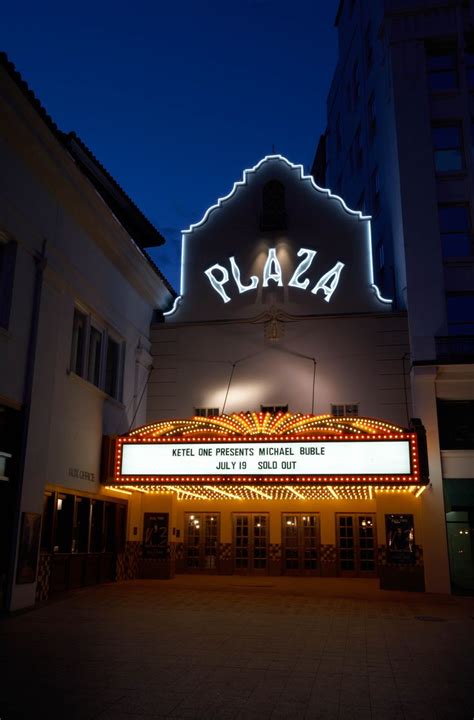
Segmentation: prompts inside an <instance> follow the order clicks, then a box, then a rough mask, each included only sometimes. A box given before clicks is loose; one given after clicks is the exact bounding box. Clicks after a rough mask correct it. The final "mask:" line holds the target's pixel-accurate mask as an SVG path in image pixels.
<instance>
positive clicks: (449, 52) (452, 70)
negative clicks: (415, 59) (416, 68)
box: [426, 45, 458, 92]
mask: <svg viewBox="0 0 474 720" xmlns="http://www.w3.org/2000/svg"><path fill="white" fill-rule="evenodd" d="M426 65H427V71H428V87H429V89H430V90H432V91H434V92H436V91H440V90H455V89H456V88H457V87H458V70H457V57H456V48H455V47H453V46H446V45H431V46H428V48H427V57H426Z"/></svg>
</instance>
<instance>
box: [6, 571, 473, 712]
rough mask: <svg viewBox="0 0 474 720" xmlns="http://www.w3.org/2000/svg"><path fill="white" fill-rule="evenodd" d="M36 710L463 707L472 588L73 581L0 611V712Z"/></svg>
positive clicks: (333, 582) (467, 696) (469, 675)
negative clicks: (21, 607) (450, 591)
mask: <svg viewBox="0 0 474 720" xmlns="http://www.w3.org/2000/svg"><path fill="white" fill-rule="evenodd" d="M419 617H425V618H426V619H425V620H420V619H417V618H419ZM43 717H44V718H65V719H67V720H69V719H72V720H74V719H76V718H80V719H81V720H88V719H92V718H94V719H95V718H97V719H98V720H133V719H134V718H136V719H138V718H142V719H147V718H148V719H150V720H151V719H152V718H176V719H179V718H183V719H184V718H200V719H202V720H213V719H216V720H217V719H222V720H224V719H225V720H230V719H234V718H235V719H236V718H242V719H252V718H255V720H257V719H258V720H264V719H265V718H271V719H272V720H274V719H275V720H276V719H277V718H298V719H300V718H311V719H313V718H314V719H315V720H316V719H321V720H333V719H334V720H336V718H338V719H339V718H341V719H343V720H346V719H347V720H351V719H352V718H354V719H357V720H366V719H367V720H375V719H377V720H392V719H393V720H444V719H446V720H447V719H448V718H450V719H452V720H455V719H456V720H458V719H459V720H463V719H464V718H466V720H471V719H472V718H473V717H474V598H460V597H447V596H435V595H422V594H415V593H390V592H384V591H380V590H379V589H378V584H377V582H376V581H373V580H342V579H323V578H294V579H290V578H246V577H240V578H239V577H235V576H233V577H228V578H225V577H224V578H223V577H204V578H203V577H190V576H179V577H177V578H176V579H175V580H172V581H166V580H164V581H153V580H149V581H129V582H123V583H117V584H111V585H105V586H101V587H96V588H91V589H87V590H81V591H77V592H76V593H74V594H70V595H69V596H67V597H64V598H62V599H60V600H58V601H56V602H51V603H50V604H48V605H46V606H44V607H42V608H40V609H37V610H35V611H32V612H28V613H25V614H21V615H18V616H16V617H13V618H7V619H4V620H2V621H0V718H1V720H19V719H20V718H21V719H23V718H43Z"/></svg>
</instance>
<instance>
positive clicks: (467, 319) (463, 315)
mask: <svg viewBox="0 0 474 720" xmlns="http://www.w3.org/2000/svg"><path fill="white" fill-rule="evenodd" d="M446 311H447V316H448V331H449V334H450V335H474V293H471V292H465V293H448V295H447V296H446Z"/></svg>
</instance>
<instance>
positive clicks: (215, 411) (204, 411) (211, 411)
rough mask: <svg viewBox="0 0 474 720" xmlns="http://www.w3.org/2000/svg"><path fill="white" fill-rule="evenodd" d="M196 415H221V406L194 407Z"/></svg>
mask: <svg viewBox="0 0 474 720" xmlns="http://www.w3.org/2000/svg"><path fill="white" fill-rule="evenodd" d="M194 415H195V416H197V417H216V415H219V408H194Z"/></svg>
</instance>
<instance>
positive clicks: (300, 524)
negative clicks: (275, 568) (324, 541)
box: [281, 513, 319, 575]
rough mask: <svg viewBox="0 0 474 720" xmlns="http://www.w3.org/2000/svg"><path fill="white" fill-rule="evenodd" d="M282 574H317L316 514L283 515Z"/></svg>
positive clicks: (317, 538)
mask: <svg viewBox="0 0 474 720" xmlns="http://www.w3.org/2000/svg"><path fill="white" fill-rule="evenodd" d="M281 538H282V545H283V572H284V573H285V574H286V575H318V574H319V518H318V515H317V514H308V513H283V515H282V532H281Z"/></svg>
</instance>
